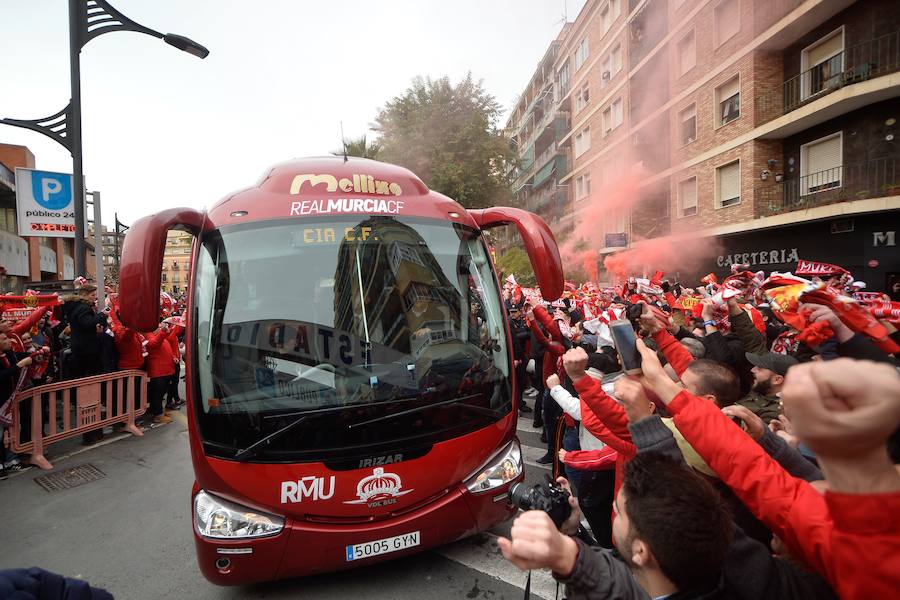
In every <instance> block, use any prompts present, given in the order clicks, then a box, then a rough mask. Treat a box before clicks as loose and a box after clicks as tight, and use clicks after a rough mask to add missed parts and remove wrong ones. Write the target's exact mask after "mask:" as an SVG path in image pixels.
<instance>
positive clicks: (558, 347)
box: [528, 306, 566, 381]
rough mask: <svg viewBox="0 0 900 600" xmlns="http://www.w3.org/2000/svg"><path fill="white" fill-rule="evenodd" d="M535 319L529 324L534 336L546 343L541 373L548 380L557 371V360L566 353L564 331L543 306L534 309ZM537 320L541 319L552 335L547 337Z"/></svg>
mask: <svg viewBox="0 0 900 600" xmlns="http://www.w3.org/2000/svg"><path fill="white" fill-rule="evenodd" d="M534 319H535V320H534V321H529V323H528V326H529V327H530V328H531V332H532V333H533V334H534V337H536V338H537V340H538V341H539V342H540V343H541V344H543V345H544V349H545V350H546V351H545V352H544V364H543V365H541V374H542V376H543V378H544V381H547V378H548V377H550V376H551V375H553V374H554V373H556V360H557V358H558V357H560V356H562V355H563V354H565V353H566V348H565V346H563V345H562V344H561V343H560V340H562V332H561V331H560V330H559V325H558V324H557V323H556V321H554V320H553V317H551V316H550V314H549V313H548V312H547V310H546V309H545V308H544V307H543V306H538V307H536V308H535V309H534ZM536 321H539V322H540V323H541V325H543V326H544V328H546V329H547V331H548V332H549V333H550V337H547V335H546V334H545V333H544V332H543V331H542V330H541V328H540V327H538V324H537V322H536Z"/></svg>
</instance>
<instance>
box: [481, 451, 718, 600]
mask: <svg viewBox="0 0 900 600" xmlns="http://www.w3.org/2000/svg"><path fill="white" fill-rule="evenodd" d="M573 512H575V511H574V509H573ZM731 538H732V531H731V522H730V517H729V515H728V511H727V510H726V508H725V506H724V505H723V503H722V501H721V499H720V498H719V496H718V494H717V493H716V492H715V490H713V488H712V487H711V486H710V485H709V484H708V483H707V482H706V481H704V480H703V479H702V478H700V477H699V476H698V475H696V474H694V473H692V472H691V471H690V470H689V469H688V468H687V467H685V466H682V465H679V464H678V463H677V462H676V461H674V460H672V459H670V458H668V457H665V456H661V455H659V454H655V453H648V454H639V455H638V456H636V457H635V458H634V459H632V460H631V462H629V463H628V465H627V466H626V467H625V479H624V482H623V485H622V488H621V489H620V490H619V493H618V495H617V497H616V502H615V518H614V520H613V540H614V542H615V545H616V548H617V549H618V552H616V551H613V550H607V549H605V548H598V547H591V546H589V545H588V544H587V543H585V542H584V541H582V540H581V539H576V538H574V537H571V536H569V535H566V534H565V533H563V532H562V531H560V530H559V529H558V528H557V527H556V525H555V524H554V522H553V520H552V519H551V518H550V516H549V515H547V513H545V512H543V511H537V510H532V511H528V512H525V513H522V514H521V515H520V516H519V517H518V518H517V519H516V520H515V522H514V523H513V526H512V529H511V532H510V538H509V539H507V538H500V539H499V540H498V543H499V545H500V550H501V551H502V552H503V556H504V557H506V559H507V560H509V561H510V562H512V563H513V564H514V565H516V566H517V567H519V568H520V569H523V570H528V569H541V568H549V569H551V570H552V571H553V576H554V577H555V578H556V579H557V580H559V581H560V582H562V583H565V584H566V597H567V598H569V600H580V599H585V600H588V599H589V600H601V599H607V598H608V599H613V598H628V599H631V598H634V599H641V600H643V599H649V598H669V597H671V598H673V599H674V598H704V599H707V598H708V599H710V600H712V599H714V598H728V597H731V596H729V595H727V594H726V591H725V588H724V585H723V582H722V566H723V564H724V562H725V558H726V555H727V553H728V548H729V544H730V542H731Z"/></svg>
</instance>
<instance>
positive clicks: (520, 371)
mask: <svg viewBox="0 0 900 600" xmlns="http://www.w3.org/2000/svg"><path fill="white" fill-rule="evenodd" d="M526 362H527V361H522V362H521V364H519V366H517V367H516V387H517V388H518V389H517V390H516V406H517V407H519V408H522V407H523V406H525V400H524V399H523V398H522V393H523V392H524V391H525V387H526V385H527V383H526V382H527V381H528V377H527V375H528V373H526V372H525V369H527V368H528V365H527V364H526Z"/></svg>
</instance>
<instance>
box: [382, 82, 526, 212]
mask: <svg viewBox="0 0 900 600" xmlns="http://www.w3.org/2000/svg"><path fill="white" fill-rule="evenodd" d="M500 112H501V109H500V105H499V104H498V103H497V101H496V100H495V99H494V97H493V96H491V95H490V94H488V93H487V92H485V91H484V88H483V87H482V84H481V82H480V81H478V82H476V81H474V80H473V79H472V74H471V73H469V74H468V75H467V76H466V77H465V79H463V80H462V81H460V82H459V83H458V84H457V85H455V86H454V85H452V84H451V83H450V80H449V78H447V77H442V78H441V79H437V80H432V79H430V78H424V79H423V78H422V77H416V78H415V79H413V81H412V86H411V87H410V88H409V89H407V90H406V91H405V92H404V93H403V94H402V95H400V96H397V97H396V98H394V99H393V100H391V101H389V102H388V103H387V104H386V105H385V107H384V108H383V109H382V110H381V111H380V112H379V114H378V117H377V118H376V119H375V125H374V126H373V129H374V130H375V131H378V132H379V133H380V134H381V138H380V142H381V153H380V154H379V158H380V159H381V160H385V161H387V162H393V163H396V164H398V165H401V166H404V167H406V168H408V169H410V170H411V171H412V172H413V173H415V174H416V175H418V176H419V177H421V178H422V180H423V181H424V182H425V184H426V185H427V186H428V187H430V188H431V189H433V190H435V191H437V192H440V193H442V194H445V195H447V196H449V197H451V198H453V199H454V200H456V201H457V202H459V203H460V204H462V205H463V206H465V207H466V208H483V207H486V206H493V205H495V204H506V203H508V202H509V201H510V196H511V194H510V184H511V179H510V175H509V174H508V173H510V166H511V165H512V164H513V163H514V162H515V160H516V156H515V153H514V151H513V150H512V149H511V148H510V144H509V140H508V139H507V138H506V137H505V136H504V135H503V133H502V131H501V130H500V129H498V127H497V123H498V121H499V119H500Z"/></svg>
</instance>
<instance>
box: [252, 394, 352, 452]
mask: <svg viewBox="0 0 900 600" xmlns="http://www.w3.org/2000/svg"><path fill="white" fill-rule="evenodd" d="M346 409H347V407H346V406H332V407H330V408H320V409H317V410H307V411H304V412H303V413H302V414H301V415H300V416H299V417H297V418H296V419H294V420H293V421H291V422H290V423H288V424H287V425H285V426H284V427H282V428H281V429H278V430H276V431H273V432H272V433H270V434H269V435H267V436H266V437H264V438H261V439H259V440H257V441H255V442H253V443H252V444H250V445H249V446H247V447H246V448H244V449H243V450H239V451H238V452H236V453H235V455H234V460H237V461H242V460H243V459H246V458H251V457H253V456H256V455H257V454H258V453H259V450H258V448H260V447H261V446H268V445H269V444H270V443H271V442H272V441H273V440H275V439H277V438H279V437H281V436H282V435H284V434H285V433H286V432H288V431H290V430H291V429H293V428H294V427H296V426H297V425H299V424H300V423H302V422H303V421H306V420H307V419H309V418H311V417H319V416H322V415H325V414H328V413H332V412H337V411H341V410H346ZM290 414H297V413H288V415H290ZM284 416H286V415H284V414H279V415H271V416H270V417H263V418H264V419H268V418H275V417H284Z"/></svg>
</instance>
